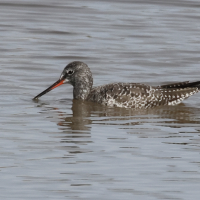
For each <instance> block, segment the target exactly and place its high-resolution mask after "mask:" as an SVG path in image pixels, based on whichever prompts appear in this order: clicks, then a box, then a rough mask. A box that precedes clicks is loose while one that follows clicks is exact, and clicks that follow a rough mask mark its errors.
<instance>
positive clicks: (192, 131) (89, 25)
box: [0, 0, 200, 200]
mask: <svg viewBox="0 0 200 200" xmlns="http://www.w3.org/2000/svg"><path fill="white" fill-rule="evenodd" d="M0 19H1V20H0V52H1V54H0V59H1V67H0V75H1V76H0V82H1V96H0V108H1V115H0V116H1V117H0V130H1V134H0V175H1V179H0V197H1V199H20V200H21V199H36V198H37V199H113V200H116V199H120V200H121V199H145V200H147V199H185V200H188V199H199V196H200V192H199V185H200V156H199V153H200V145H199V144H200V116H199V113H200V103H199V99H200V95H199V94H197V95H195V96H193V97H191V98H189V99H188V100H186V101H185V102H184V104H180V105H178V106H175V107H162V108H157V109H152V110H141V111H134V110H131V109H121V108H108V107H104V106H100V105H97V104H93V103H88V102H80V101H73V100H72V87H71V86H70V85H64V86H61V87H59V88H56V89H55V90H53V91H51V92H50V93H48V94H46V95H45V96H43V97H42V98H41V99H40V100H39V101H38V102H34V101H32V98H33V97H34V96H35V95H37V94H38V93H39V92H41V91H43V90H44V89H45V88H46V87H48V86H50V85H51V84H52V83H53V82H55V81H56V80H57V79H58V77H59V76H60V73H61V71H62V69H63V68H64V67H65V65H66V64H67V63H69V62H71V61H74V60H80V61H83V62H85V63H87V64H88V65H89V67H90V69H91V71H92V72H93V75H94V85H95V86H97V85H100V84H105V83H112V82H118V81H121V82H142V83H147V84H150V85H159V84H161V83H162V84H164V83H168V82H176V81H178V82H179V81H186V80H191V81H192V80H193V81H196V80H199V74H200V67H199V65H200V57H199V54H200V35H199V33H200V2H199V1H189V0H188V1H154V0H152V1H143V0H141V1H108V0H104V1H89V0H88V1H87V0H86V1H62V0H58V1H50V0H48V1H47V0H44V1H33V0H29V1H27V0H26V1H25V0H24V1H11V0H8V1H0Z"/></svg>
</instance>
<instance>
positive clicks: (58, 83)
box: [33, 80, 64, 100]
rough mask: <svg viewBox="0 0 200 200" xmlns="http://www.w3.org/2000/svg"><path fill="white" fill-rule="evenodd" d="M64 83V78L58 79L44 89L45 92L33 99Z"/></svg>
mask: <svg viewBox="0 0 200 200" xmlns="http://www.w3.org/2000/svg"><path fill="white" fill-rule="evenodd" d="M63 83H64V80H58V81H56V82H55V83H54V84H53V85H51V86H50V87H48V88H47V89H46V90H44V91H43V92H41V93H40V94H38V95H37V96H35V97H34V98H33V100H36V99H38V98H39V97H41V96H43V95H44V94H46V93H47V92H49V91H51V90H53V89H54V88H56V87H58V86H60V85H62V84H63Z"/></svg>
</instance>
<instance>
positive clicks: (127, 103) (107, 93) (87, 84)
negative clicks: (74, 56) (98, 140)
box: [34, 61, 200, 108]
mask: <svg viewBox="0 0 200 200" xmlns="http://www.w3.org/2000/svg"><path fill="white" fill-rule="evenodd" d="M64 83H70V84H71V85H72V86H73V97H74V99H81V100H86V101H93V102H97V103H100V104H102V105H107V106H116V107H124V108H152V107H156V106H162V105H163V106H164V105H177V104H179V103H181V102H182V101H183V100H184V99H186V98H188V97H189V96H191V95H193V94H195V93H197V92H199V89H200V81H197V82H192V83H190V82H189V81H186V82H180V83H173V84H168V85H161V86H155V87H153V86H149V85H145V84H140V83H112V84H107V85H103V86H98V87H92V86H93V78H92V73H91V71H90V68H89V67H88V66H87V65H86V64H85V63H83V62H79V61H74V62H72V63H69V64H68V65H67V66H66V67H65V68H64V70H63V72H62V74H61V76H60V78H59V80H58V81H56V82H55V83H54V84H53V85H52V86H50V87H49V88H47V89H46V90H45V91H43V92H42V93H40V94H39V95H37V96H36V97H35V98H34V99H38V98H39V97H40V96H42V95H44V94H46V93H47V92H49V91H50V90H52V89H54V88H56V87H58V86H59V85H62V84H64Z"/></svg>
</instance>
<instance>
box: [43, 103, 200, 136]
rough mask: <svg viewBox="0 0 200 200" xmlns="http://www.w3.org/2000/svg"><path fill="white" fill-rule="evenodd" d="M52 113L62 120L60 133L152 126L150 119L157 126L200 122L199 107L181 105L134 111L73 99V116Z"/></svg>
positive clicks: (52, 108)
mask: <svg viewBox="0 0 200 200" xmlns="http://www.w3.org/2000/svg"><path fill="white" fill-rule="evenodd" d="M64 103H65V102H63V104H64ZM40 106H42V104H41V105H40ZM43 106H44V105H43ZM43 106H42V107H43ZM51 110H53V111H54V115H55V113H57V118H58V119H59V122H58V123H57V125H58V126H59V127H60V129H61V130H63V131H64V130H71V131H73V132H74V133H80V132H83V133H90V130H91V124H102V125H103V124H104V125H108V124H109V125H116V126H123V125H126V126H127V125H130V126H131V125H132V126H133V125H138V124H142V123H145V122H147V123H149V122H150V121H149V120H151V119H153V120H154V123H156V120H157V122H159V123H160V121H162V123H163V126H171V127H172V126H174V127H175V126H177V127H179V126H180V125H181V124H197V123H199V118H198V113H199V111H200V108H194V107H189V106H186V105H185V104H183V103H182V104H180V105H177V106H165V107H157V108H154V109H146V110H145V109H144V110H141V109H140V110H134V109H126V108H117V107H107V106H102V105H99V104H97V103H93V102H87V101H81V100H73V101H72V107H71V111H72V114H68V113H67V112H64V111H62V108H56V107H51ZM48 114H50V113H48ZM55 117H56V116H54V118H55ZM161 119H162V120H161ZM159 125H160V124H159ZM121 128H122V127H121Z"/></svg>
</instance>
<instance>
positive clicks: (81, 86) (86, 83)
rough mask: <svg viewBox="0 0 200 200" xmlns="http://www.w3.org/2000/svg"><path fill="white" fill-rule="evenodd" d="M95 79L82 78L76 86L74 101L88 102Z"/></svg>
mask: <svg viewBox="0 0 200 200" xmlns="http://www.w3.org/2000/svg"><path fill="white" fill-rule="evenodd" d="M92 85H93V79H92V78H87V77H85V78H82V80H81V81H78V82H76V83H75V85H74V90H73V95H74V99H81V100H86V99H87V97H88V95H89V94H90V91H91V89H92Z"/></svg>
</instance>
